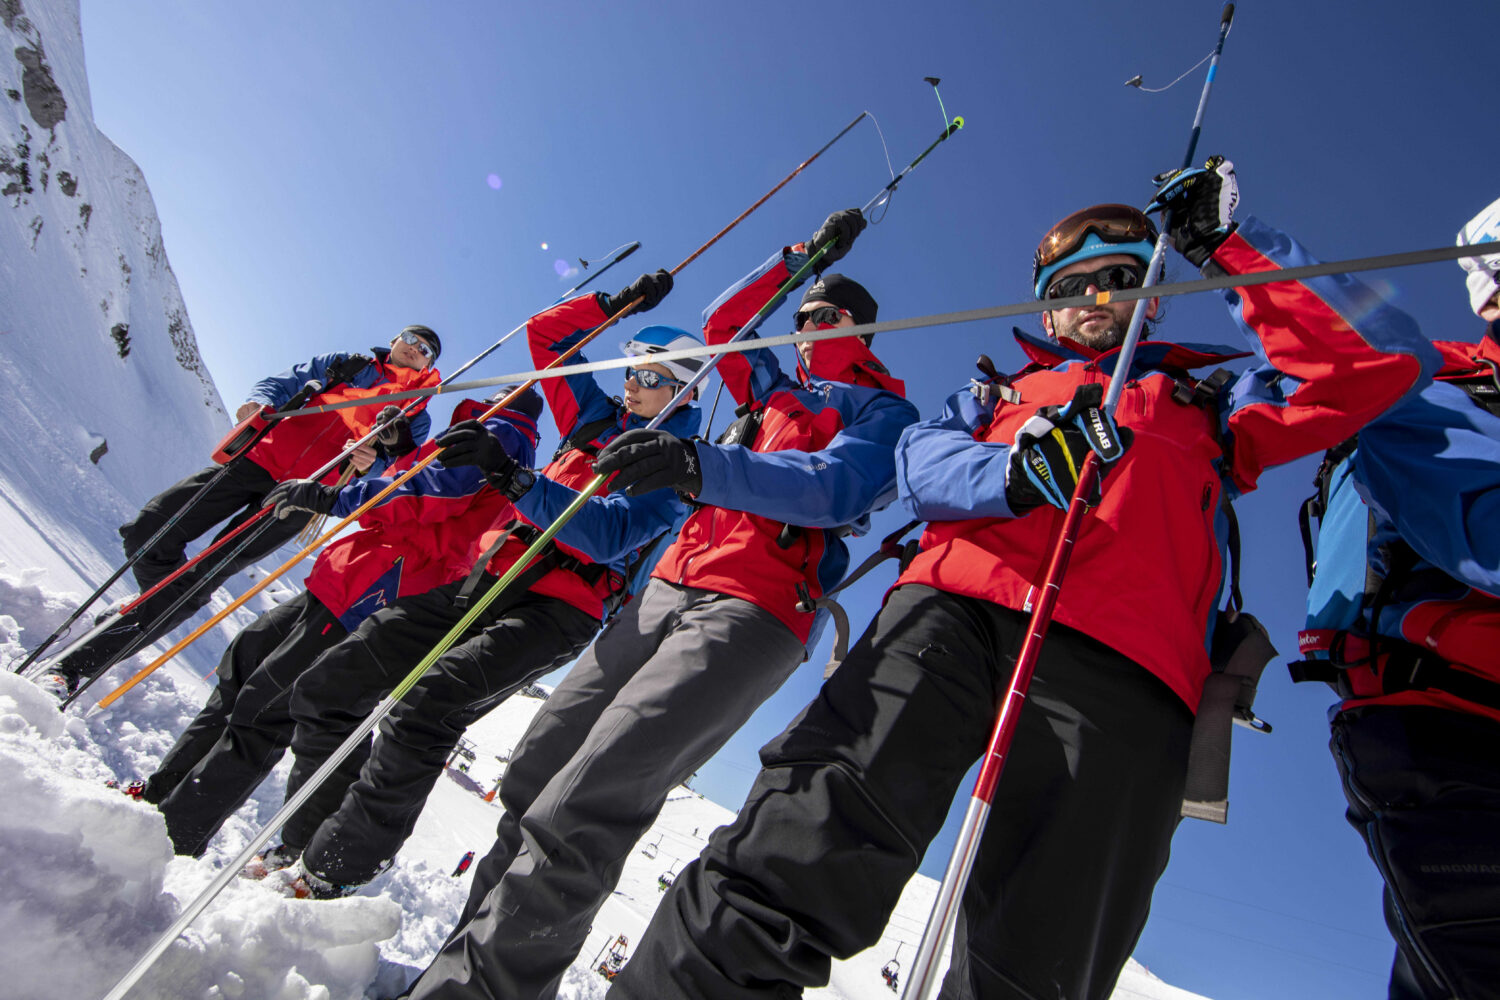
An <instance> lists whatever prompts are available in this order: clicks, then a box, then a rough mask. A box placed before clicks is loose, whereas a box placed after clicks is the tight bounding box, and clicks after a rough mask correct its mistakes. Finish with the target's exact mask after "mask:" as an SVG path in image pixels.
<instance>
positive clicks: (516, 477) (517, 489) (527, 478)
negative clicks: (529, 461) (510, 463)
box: [499, 465, 536, 503]
mask: <svg viewBox="0 0 1500 1000" xmlns="http://www.w3.org/2000/svg"><path fill="white" fill-rule="evenodd" d="M535 485H536V470H534V469H528V468H526V466H524V465H523V466H521V467H520V468H519V469H517V470H516V471H515V472H513V473H511V475H510V478H509V480H508V481H507V482H506V484H505V485H504V486H501V487H499V489H500V492H501V493H504V494H505V495H506V496H508V497H510V499H511V502H512V503H514V502H515V501H517V500H519V499H521V498H522V497H524V496H525V495H526V493H527V491H528V490H530V489H531V488H532V487H533V486H535Z"/></svg>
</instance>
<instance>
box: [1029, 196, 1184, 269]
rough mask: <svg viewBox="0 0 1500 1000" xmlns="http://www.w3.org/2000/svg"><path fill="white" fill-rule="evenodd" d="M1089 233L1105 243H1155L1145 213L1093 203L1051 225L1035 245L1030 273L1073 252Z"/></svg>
mask: <svg viewBox="0 0 1500 1000" xmlns="http://www.w3.org/2000/svg"><path fill="white" fill-rule="evenodd" d="M1089 233H1094V234H1095V235H1096V236H1098V237H1099V238H1100V239H1101V240H1103V241H1104V242H1105V243H1139V242H1141V241H1145V242H1147V243H1155V242H1156V238H1157V232H1156V227H1155V226H1154V225H1152V224H1151V220H1150V219H1148V218H1146V215H1145V213H1143V212H1142V211H1141V210H1140V209H1138V208H1135V207H1133V206H1131V205H1094V206H1092V207H1090V208H1084V209H1080V210H1078V211H1077V212H1074V213H1073V214H1072V215H1070V216H1068V217H1067V218H1065V219H1063V220H1062V221H1061V222H1059V223H1058V224H1057V225H1055V226H1053V227H1052V228H1051V229H1050V230H1049V231H1048V232H1047V235H1046V236H1043V237H1042V242H1041V243H1040V244H1039V245H1038V246H1037V248H1036V256H1035V257H1034V258H1033V260H1032V273H1033V274H1040V273H1041V271H1042V269H1043V268H1046V267H1051V266H1052V265H1053V264H1056V263H1057V262H1058V261H1060V260H1063V259H1064V258H1066V257H1068V256H1069V255H1070V254H1073V253H1075V252H1077V250H1078V248H1079V247H1080V246H1082V245H1083V241H1084V240H1085V239H1086V238H1087V237H1088V234H1089Z"/></svg>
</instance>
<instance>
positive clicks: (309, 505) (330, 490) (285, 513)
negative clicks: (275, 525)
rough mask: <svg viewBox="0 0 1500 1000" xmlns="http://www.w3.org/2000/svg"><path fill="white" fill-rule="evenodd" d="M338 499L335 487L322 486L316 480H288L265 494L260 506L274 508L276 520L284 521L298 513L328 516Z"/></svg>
mask: <svg viewBox="0 0 1500 1000" xmlns="http://www.w3.org/2000/svg"><path fill="white" fill-rule="evenodd" d="M338 499H339V491H338V487H336V486H324V485H323V484H322V483H320V482H318V481H317V480H316V479H288V480H287V481H286V482H284V483H277V484H276V487H275V488H274V489H273V490H271V492H270V493H267V494H266V498H265V500H263V501H261V506H262V507H271V506H274V507H275V508H276V510H275V511H274V512H273V513H274V514H275V515H276V517H277V519H278V520H282V521H285V520H286V519H287V518H289V517H291V516H292V515H294V514H298V513H306V514H330V513H332V512H333V505H334V504H335V503H337V502H338Z"/></svg>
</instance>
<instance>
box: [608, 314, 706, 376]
mask: <svg viewBox="0 0 1500 1000" xmlns="http://www.w3.org/2000/svg"><path fill="white" fill-rule="evenodd" d="M702 346H703V341H701V340H699V339H698V338H697V337H695V336H693V335H692V334H691V333H688V332H687V331H686V330H679V329H677V327H675V326H645V327H641V329H639V330H637V331H636V332H635V336H633V337H631V338H630V339H629V340H627V341H625V342H624V343H623V344H621V345H620V350H621V351H622V352H623V353H624V355H625V356H626V357H627V358H646V359H647V360H650V356H651V355H653V354H659V353H661V352H662V351H682V350H687V349H689V348H693V347H702ZM703 362H704V359H703V358H701V357H698V358H677V359H675V360H672V361H655V362H653V363H654V364H659V365H661V366H662V367H663V368H665V369H667V370H668V371H670V372H671V373H672V377H673V378H675V379H677V380H678V381H679V382H686V381H687V380H688V379H690V378H692V377H693V376H694V375H696V374H698V370H699V369H700V368H702V367H703Z"/></svg>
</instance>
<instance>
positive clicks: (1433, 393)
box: [1300, 324, 1500, 720]
mask: <svg viewBox="0 0 1500 1000" xmlns="http://www.w3.org/2000/svg"><path fill="white" fill-rule="evenodd" d="M1496 338H1500V324H1492V325H1491V327H1490V329H1489V331H1488V333H1487V335H1486V336H1485V338H1484V339H1482V340H1481V341H1480V342H1479V343H1477V344H1470V343H1455V342H1440V343H1438V344H1437V345H1436V346H1437V347H1438V348H1439V349H1440V350H1441V351H1442V353H1443V357H1444V362H1445V363H1444V366H1443V368H1442V370H1441V371H1439V372H1438V374H1437V376H1436V380H1435V381H1434V382H1432V383H1431V384H1430V385H1428V386H1427V387H1425V388H1424V389H1423V390H1422V392H1421V394H1420V395H1417V396H1415V397H1414V398H1411V399H1409V400H1407V401H1406V402H1404V403H1403V404H1402V405H1400V406H1398V407H1396V408H1395V409H1392V410H1390V411H1389V412H1387V413H1386V414H1385V415H1384V416H1382V417H1380V418H1379V419H1377V420H1375V421H1372V422H1371V423H1370V424H1369V425H1368V426H1366V427H1365V428H1363V429H1362V430H1361V431H1360V432H1359V439H1358V447H1357V448H1356V449H1355V450H1354V452H1353V453H1352V454H1351V455H1349V456H1347V457H1345V458H1343V459H1342V460H1341V461H1340V462H1338V464H1337V465H1335V466H1334V468H1333V469H1332V470H1331V472H1330V473H1329V475H1328V488H1327V500H1326V501H1325V504H1324V513H1323V516H1322V521H1321V524H1320V527H1319V531H1318V543H1317V573H1316V575H1315V576H1314V578H1313V583H1312V587H1311V588H1310V590H1309V591H1308V600H1307V628H1306V630H1305V631H1303V632H1302V634H1301V636H1300V646H1301V651H1302V653H1303V655H1305V656H1307V657H1308V658H1309V659H1313V660H1322V659H1330V658H1331V659H1334V660H1336V661H1337V662H1341V663H1342V664H1343V665H1345V666H1347V667H1348V671H1347V674H1348V683H1349V688H1350V689H1351V692H1352V693H1353V694H1354V695H1355V697H1353V698H1350V699H1348V700H1346V701H1345V702H1344V705H1343V707H1345V708H1348V707H1354V706H1357V705H1361V704H1370V703H1378V704H1396V705H1438V706H1442V707H1445V708H1453V709H1458V710H1462V711H1470V712H1474V713H1477V714H1483V715H1488V716H1490V717H1492V718H1495V719H1497V720H1500V709H1496V708H1494V707H1486V706H1480V705H1476V704H1474V703H1473V702H1470V701H1466V700H1464V699H1463V698H1460V697H1458V696H1456V695H1454V694H1451V693H1449V692H1447V691H1444V690H1442V689H1441V687H1440V686H1439V687H1430V688H1417V689H1409V690H1395V691H1389V690H1387V689H1388V687H1389V688H1399V687H1400V686H1401V685H1400V684H1399V683H1396V684H1389V685H1388V684H1387V682H1386V681H1385V679H1384V678H1383V677H1382V673H1383V668H1384V667H1385V665H1386V657H1387V656H1389V655H1390V652H1391V651H1392V650H1391V648H1390V647H1386V648H1385V649H1384V650H1383V649H1382V646H1381V640H1380V638H1379V637H1384V638H1387V639H1394V640H1397V641H1398V642H1399V643H1409V644H1411V645H1412V646H1414V647H1417V648H1418V649H1420V650H1422V651H1425V652H1428V653H1430V654H1433V655H1434V656H1436V657H1437V658H1439V659H1440V660H1441V661H1444V662H1445V663H1446V664H1447V665H1448V666H1450V667H1452V668H1454V669H1457V670H1460V671H1464V672H1467V673H1472V674H1474V675H1477V676H1478V677H1480V678H1482V679H1484V680H1487V681H1489V682H1491V683H1494V684H1496V685H1497V687H1496V689H1495V694H1496V695H1497V696H1500V652H1497V651H1500V530H1497V529H1496V525H1497V524H1500V416H1497V415H1496V414H1495V413H1493V412H1491V411H1490V410H1488V409H1487V408H1485V407H1484V406H1481V405H1479V403H1477V402H1476V401H1475V399H1474V398H1473V397H1471V396H1470V394H1469V393H1468V392H1466V391H1465V390H1464V389H1462V388H1459V387H1458V385H1456V384H1454V383H1456V382H1460V381H1467V380H1471V379H1478V380H1481V381H1482V382H1493V380H1494V378H1495V372H1496V370H1497V369H1500V341H1497V339H1496ZM1484 388H1485V389H1489V388H1490V386H1489V385H1485V386H1484ZM1494 388H1495V389H1496V390H1497V391H1500V383H1494ZM1392 573H1394V574H1395V576H1394V577H1393V578H1391V579H1390V582H1389V585H1388V586H1382V583H1383V582H1384V581H1385V580H1386V579H1387V578H1388V577H1390V576H1391V574H1392ZM1382 592H1383V596H1382ZM1371 636H1375V637H1377V638H1376V639H1375V642H1374V643H1373V645H1374V653H1375V655H1374V657H1373V658H1372V657H1371V656H1370V653H1371V646H1372V643H1371V642H1370V638H1371ZM1372 659H1373V662H1372ZM1437 683H1438V684H1439V685H1440V684H1441V680H1438V681H1437Z"/></svg>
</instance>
